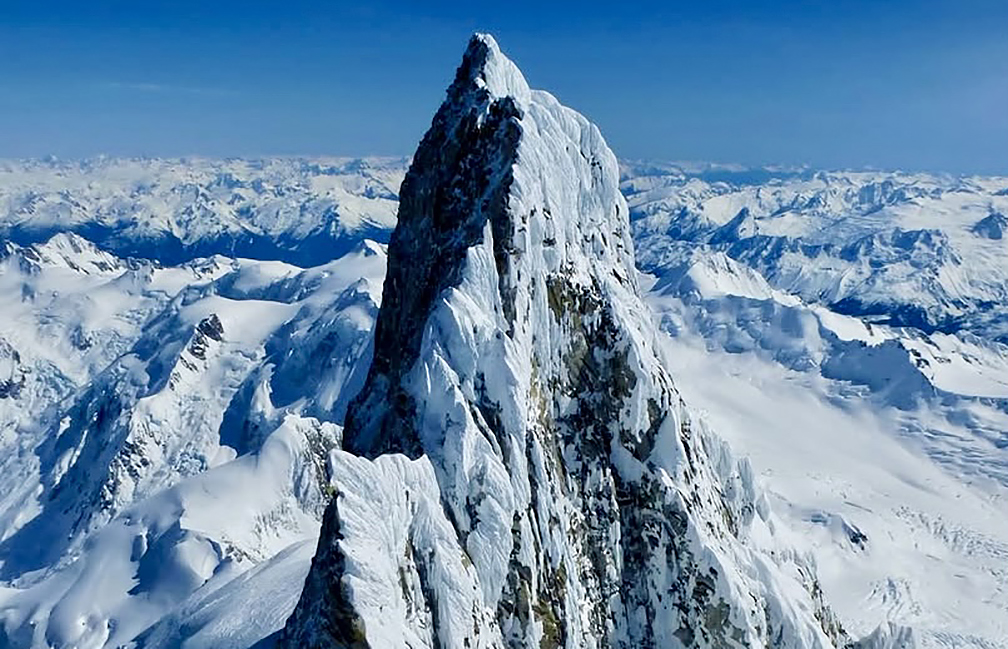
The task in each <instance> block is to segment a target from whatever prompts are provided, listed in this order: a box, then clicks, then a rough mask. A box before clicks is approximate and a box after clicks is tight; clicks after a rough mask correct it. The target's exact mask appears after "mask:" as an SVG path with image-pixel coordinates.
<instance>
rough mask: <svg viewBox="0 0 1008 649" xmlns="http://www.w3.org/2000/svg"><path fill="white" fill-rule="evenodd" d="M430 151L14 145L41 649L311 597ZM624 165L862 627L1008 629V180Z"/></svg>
mask: <svg viewBox="0 0 1008 649" xmlns="http://www.w3.org/2000/svg"><path fill="white" fill-rule="evenodd" d="M404 165H405V162H403V161H364V162H355V161H336V162H334V161H311V160H307V161H301V160H295V161H292V160H281V161H266V162H259V163H250V162H243V161H226V162H217V161H116V160H103V161H95V162H90V163H73V164H70V163H58V162H31V163H3V165H0V166H2V169H0V202H2V204H3V205H4V209H3V210H2V211H0V229H2V230H3V232H5V233H7V234H8V235H9V237H8V239H7V240H6V242H5V247H4V249H3V252H2V253H0V307H2V308H0V580H2V582H0V583H2V585H0V621H2V625H3V629H5V633H6V634H7V638H6V639H7V642H8V643H9V644H10V645H12V646H14V647H22V646H40V647H42V646H60V647H72V646H77V647H82V648H83V647H101V646H118V645H120V644H123V643H129V642H130V641H135V642H136V644H137V645H138V646H161V647H177V646H185V647H208V648H209V647H247V646H250V645H252V644H253V643H255V642H257V641H259V640H261V639H262V638H264V637H266V636H268V635H270V634H271V633H273V632H274V631H275V630H277V629H278V628H280V627H281V626H282V625H283V622H284V620H285V619H286V616H287V614H288V613H289V611H290V610H291V609H292V608H293V606H294V604H295V602H296V600H297V597H298V595H299V593H300V585H301V582H302V580H303V578H304V575H305V574H306V572H307V570H308V565H309V563H310V561H311V556H312V554H313V553H314V539H315V536H316V535H317V533H318V521H319V519H320V516H321V510H322V507H323V506H324V502H325V499H326V498H327V497H328V487H327V485H325V484H324V478H323V479H320V478H322V476H324V475H326V467H325V463H326V462H327V461H328V460H326V459H325V458H326V455H327V451H328V449H329V448H330V447H332V446H335V445H336V444H338V441H339V438H340V435H341V430H340V428H339V424H340V423H341V421H342V413H343V411H344V410H345V407H346V401H347V399H348V398H349V396H350V395H352V393H353V392H354V391H355V390H356V389H357V387H359V385H360V382H361V381H362V379H363V377H362V376H361V369H360V368H361V365H362V364H363V365H364V366H365V368H366V364H367V360H368V354H369V350H368V342H369V339H370V329H371V326H372V324H373V320H374V316H375V314H376V311H377V307H378V304H379V303H380V295H381V281H382V276H383V272H384V260H385V257H384V254H385V253H384V250H383V249H382V247H381V245H380V244H377V243H372V242H366V243H365V242H364V237H365V236H372V237H375V238H377V239H379V240H382V239H384V238H386V237H387V236H388V232H389V230H390V228H391V226H392V225H393V224H394V210H395V198H396V197H395V193H394V192H395V191H397V187H398V182H399V179H401V176H402V173H403V172H404V169H405V167H404ZM623 173H624V178H623V191H624V193H625V194H626V195H627V196H628V201H629V203H630V205H631V208H632V210H633V212H632V219H633V227H634V232H635V241H636V245H637V249H638V253H637V254H638V265H639V266H640V267H641V268H642V269H643V270H644V271H646V273H647V274H645V275H642V278H641V283H642V287H644V288H647V289H649V290H650V292H649V303H650V305H651V307H652V310H653V311H654V317H655V318H656V320H657V322H658V323H659V324H660V326H661V327H662V329H664V330H665V331H666V332H667V333H669V334H670V336H669V338H668V340H667V344H668V347H669V352H670V353H669V354H668V356H669V358H670V363H671V364H672V365H671V367H669V368H668V369H669V370H670V371H671V373H672V375H673V376H674V377H675V378H676V381H677V385H678V387H679V389H680V390H681V391H682V392H683V393H684V396H685V397H686V399H687V401H688V402H690V403H691V404H692V405H693V406H694V407H695V408H700V409H702V410H703V411H704V413H705V416H706V418H707V419H708V420H709V422H710V423H711V424H712V427H713V428H714V429H715V430H717V431H718V433H719V434H720V435H722V436H724V437H725V438H726V439H728V440H729V441H730V442H731V444H732V446H733V448H734V449H735V451H736V452H737V453H738V454H739V455H743V456H748V457H749V458H750V460H751V462H752V464H753V467H754V468H755V469H756V472H757V473H758V474H759V476H760V477H761V480H762V483H763V485H764V488H765V489H766V491H767V492H768V493H769V494H771V496H772V499H771V500H772V502H771V505H772V507H773V508H774V510H775V511H776V513H777V515H778V516H781V517H784V518H786V519H790V521H791V523H792V528H793V529H795V530H797V531H798V532H800V534H799V535H797V537H796V538H795V539H793V542H794V543H796V544H798V545H799V546H802V547H806V548H808V549H810V550H811V551H812V552H813V553H814V555H815V557H816V559H817V562H818V567H819V572H820V576H821V578H822V580H823V586H824V589H825V590H826V593H827V596H828V599H829V601H830V602H831V603H832V605H833V606H834V607H835V608H836V609H837V612H838V613H839V614H840V617H841V619H842V621H843V622H844V624H845V625H846V626H847V627H848V629H849V630H850V631H851V632H852V635H854V636H861V635H864V634H866V633H868V632H870V631H871V630H872V629H874V628H876V627H877V626H878V625H879V623H881V622H883V621H886V620H890V621H893V622H896V623H898V624H900V625H907V626H910V627H912V628H913V629H914V632H915V635H916V637H917V639H918V641H919V642H920V643H921V644H922V645H924V646H934V647H983V648H984V649H987V648H994V647H1005V646H1008V347H1006V346H1005V344H1004V341H1005V340H1006V334H1008V327H1006V324H1005V322H1006V321H1005V315H1004V313H1005V312H1004V309H1003V305H1004V304H1005V303H1008V297H1006V281H1008V236H1006V235H1008V226H1006V222H1005V219H1004V217H1003V216H1002V215H1003V214H1005V213H1008V179H1001V178H950V177H942V176H931V175H922V174H889V173H881V172H869V173H845V172H830V173H824V174H815V173H812V172H808V171H804V170H764V169H740V168H730V167H713V166H689V165H644V164H637V163H634V164H628V165H625V166H624V170H623ZM236 196H240V197H241V198H240V199H239V198H236ZM320 196H321V197H323V198H320ZM326 197H328V198H326ZM232 200H233V201H234V204H233V205H231V204H229V201H232ZM326 201H328V202H326ZM246 202H247V203H251V204H253V205H254V206H255V207H256V210H252V209H250V210H248V211H241V209H240V204H242V203H246ZM323 203H324V204H323ZM137 206H141V207H142V209H138V207H137ZM261 206H267V207H265V208H261V209H260V207H261ZM329 207H331V208H332V209H329V210H328V211H327V208H329ZM211 213H212V215H211V216H207V215H208V214H211ZM71 230H73V231H76V232H77V233H79V235H75V234H71V233H70V231H71ZM166 232H167V233H171V235H170V236H167V235H165V234H164V233H166ZM243 232H251V233H252V235H249V236H247V237H242V236H238V235H237V234H236V233H243ZM220 233H224V234H223V235H220V236H217V235H219V234H220ZM166 237H167V238H166ZM91 240H94V241H91ZM270 241H273V242H274V243H275V245H271V244H270V243H269V242H270ZM166 242H168V243H166ZM95 244H97V245H95ZM324 246H329V249H331V250H337V251H339V252H342V251H343V250H346V251H347V254H346V255H344V256H342V257H341V258H340V259H339V260H337V261H334V262H331V263H326V262H328V258H326V257H324V253H322V252H320V250H323V249H325V248H324ZM232 250H233V251H234V255H235V256H236V257H238V258H237V259H234V258H231V256H230V255H231V254H232ZM208 253H214V254H213V255H208ZM218 253H219V254H218ZM320 255H323V256H322V257H320ZM257 257H258V258H257ZM278 260H279V261H278ZM302 267H304V268H302ZM211 316H216V319H217V320H218V321H219V324H220V327H221V329H222V333H221V334H220V335H216V334H214V331H215V328H214V326H213V319H212V318H211ZM202 323H207V324H206V325H202ZM201 327H202V329H203V330H204V333H201V331H200V329H201ZM207 332H209V333H207ZM217 338H219V340H218V339H217ZM95 439H100V440H102V441H103V443H102V444H98V445H96V443H95V441H94V440H95ZM89 440H90V442H89ZM87 458H90V459H89V460H88V462H82V461H81V460H82V459H87ZM141 458H144V459H146V461H147V463H146V464H145V463H144V461H142V460H141ZM320 458H321V459H320ZM333 461H338V460H333ZM343 461H346V460H345V459H344V460H343ZM138 637H139V640H136V638H138ZM3 638H4V636H3V635H2V634H0V646H3V644H4V642H3Z"/></svg>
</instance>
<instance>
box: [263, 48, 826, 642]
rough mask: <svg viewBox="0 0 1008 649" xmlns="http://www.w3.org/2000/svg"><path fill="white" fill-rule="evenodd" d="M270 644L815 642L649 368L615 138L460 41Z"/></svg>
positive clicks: (713, 453) (765, 519) (689, 422)
mask: <svg viewBox="0 0 1008 649" xmlns="http://www.w3.org/2000/svg"><path fill="white" fill-rule="evenodd" d="M400 197H401V205H400V211H399V223H398V226H397V229H396V231H395V232H394V234H393V236H392V239H391V243H390V247H389V257H388V271H387V276H386V280H385V290H384V295H383V303H382V308H381V311H380V313H379V316H378V321H377V325H376V333H375V346H374V357H373V362H372V365H371V368H370V372H369V375H368V377H367V380H366V382H365V385H364V388H363V390H362V391H361V393H360V394H359V395H358V397H357V398H356V399H355V400H354V401H353V402H352V403H351V405H350V407H349V409H348V411H347V417H346V427H345V430H344V449H345V450H343V451H337V452H335V453H334V454H333V455H332V456H331V460H330V461H331V466H330V473H331V475H332V476H333V481H334V486H335V490H336V496H335V498H334V499H333V501H332V503H331V504H330V506H329V508H328V509H327V511H326V514H325V517H324V520H323V527H322V534H321V538H320V541H319V546H318V550H317V554H316V556H315V559H314V561H313V564H312V568H311V571H310V573H309V575H308V578H307V581H306V583H305V589H304V592H303V593H302V596H301V599H300V602H299V603H298V606H297V608H296V609H295V611H294V613H293V614H292V616H291V618H290V619H289V620H288V623H287V626H286V628H285V629H284V632H283V634H282V637H281V639H280V644H281V645H282V646H289V647H337V646H339V647H344V646H355V647H356V646H373V647H406V646H410V647H497V646H537V647H675V646H711V647H733V646H737V647H751V646H779V647H830V646H834V644H836V643H838V642H839V641H840V640H842V636H843V632H842V631H841V630H840V629H839V625H838V624H837V623H836V622H835V620H834V618H833V616H832V614H831V612H830V611H829V609H828V607H827V606H826V605H825V603H824V602H823V601H822V596H821V591H820V589H819V587H818V583H817V581H816V578H815V575H814V570H813V569H812V568H811V567H810V566H809V565H808V564H807V563H806V562H805V561H804V560H803V559H802V558H801V557H799V556H798V554H797V553H796V552H794V551H793V550H791V549H790V545H789V543H788V541H787V538H786V530H783V529H782V528H780V526H779V523H777V522H776V521H775V519H774V518H773V516H772V514H771V513H770V511H769V508H768V506H767V505H766V501H765V499H763V498H762V497H761V496H760V495H759V492H758V490H757V488H756V486H755V485H754V482H753V478H752V475H751V471H750V470H749V468H748V465H747V464H746V463H743V462H738V461H736V460H734V459H733V458H732V457H731V455H730V454H729V452H728V450H727V448H726V447H725V445H724V444H723V443H722V442H720V440H719V439H718V438H717V437H715V436H714V435H713V434H712V433H710V432H709V431H708V430H707V429H706V427H705V426H704V425H703V424H702V422H700V421H699V420H697V419H695V418H694V417H693V416H691V414H690V411H689V410H688V408H687V407H686V406H685V405H684V403H683V401H682V399H681V398H680V396H679V393H678V391H677V390H676V388H675V386H674V384H673V382H672V379H671V377H670V376H669V375H668V373H667V372H666V371H665V369H663V366H664V365H665V363H664V362H663V360H662V357H661V354H662V353H663V352H662V351H661V350H662V345H661V344H660V342H659V334H658V333H657V330H656V329H655V327H654V325H653V323H652V320H651V316H650V315H649V313H650V312H649V311H648V309H647V307H645V305H644V304H643V302H642V300H641V297H640V292H639V289H638V286H637V279H636V273H635V270H634V259H633V245H632V242H631V239H630V230H629V223H628V210H627V205H626V202H625V201H624V199H623V198H622V196H621V195H620V192H619V170H618V166H617V162H616V159H615V157H614V155H613V154H612V152H611V151H610V150H609V149H608V147H607V146H606V144H605V142H604V141H603V139H602V136H601V135H600V133H599V131H598V129H597V128H596V127H595V126H594V125H592V124H590V123H589V122H588V121H587V120H585V119H584V118H583V117H582V116H581V115H579V114H577V113H575V112H574V111H572V110H570V109H567V108H565V107H563V106H561V105H560V104H559V103H558V102H557V101H556V99H554V98H553V97H552V96H550V95H549V94H547V93H544V92H539V91H532V90H530V89H529V88H528V86H527V84H526V82H525V80H524V78H523V77H522V75H521V73H520V72H519V71H518V69H517V68H516V67H515V65H514V64H513V63H511V61H509V60H508V59H507V58H506V57H505V56H504V55H503V54H501V52H500V50H499V49H498V47H497V45H496V43H495V42H494V41H493V39H492V38H490V37H488V36H476V37H474V38H473V40H472V41H471V42H470V44H469V47H468V49H467V51H466V53H465V56H464V59H463V62H462V65H461V67H460V68H459V70H458V73H457V75H456V79H455V81H454V83H453V84H452V86H451V87H450V88H449V90H448V97H447V99H446V101H445V103H444V104H443V105H442V107H441V108H440V110H439V111H438V113H437V115H436V116H435V118H434V122H433V125H432V126H431V129H430V131H428V133H427V134H426V136H425V137H424V139H423V141H422V142H421V144H420V147H419V149H418V151H417V153H416V155H415V157H414V159H413V164H412V166H411V168H410V171H409V173H408V174H407V176H406V179H405V180H404V182H403V186H402V189H401V192H400Z"/></svg>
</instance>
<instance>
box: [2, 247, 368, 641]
mask: <svg viewBox="0 0 1008 649" xmlns="http://www.w3.org/2000/svg"><path fill="white" fill-rule="evenodd" d="M8 252H9V254H8V256H7V257H6V258H5V263H6V264H7V265H6V266H5V270H6V272H5V274H4V280H5V281H9V282H10V283H11V284H13V285H14V286H17V284H18V283H20V284H21V285H22V286H23V287H25V290H26V291H27V293H26V295H27V296H28V297H25V298H24V299H23V300H22V309H21V310H20V311H18V310H15V311H14V312H12V313H8V314H7V316H5V317H8V318H10V319H8V320H4V321H3V322H4V326H3V331H4V333H5V334H6V333H7V332H8V331H10V332H13V334H14V335H11V336H9V338H10V339H11V340H13V341H14V342H13V343H10V345H11V347H10V349H12V350H13V349H21V350H22V351H21V352H18V353H17V358H19V359H20V361H19V362H20V364H21V365H24V366H25V368H26V369H23V370H22V371H23V372H25V376H27V377H30V378H28V379H26V380H25V381H23V382H22V381H20V380H19V381H18V382H17V385H19V386H21V387H19V388H18V389H17V390H15V391H9V393H8V394H7V396H6V397H5V399H4V401H3V404H2V405H3V406H4V407H5V408H7V409H8V410H7V411H6V412H9V413H11V415H12V416H11V417H10V419H9V420H8V421H5V430H4V436H3V439H2V440H0V441H2V444H3V452H2V454H0V458H2V460H0V461H2V462H3V467H4V471H3V472H2V474H0V487H2V493H3V500H2V505H3V509H2V511H0V522H2V523H3V528H2V535H0V573H2V575H3V579H4V581H5V582H6V584H7V587H5V588H2V589H0V623H2V626H0V645H2V644H4V642H6V643H8V644H11V645H13V646H15V647H21V646H25V647H43V646H45V647H48V646H52V647H102V646H123V645H124V644H126V643H129V642H131V641H133V640H134V639H135V638H136V637H137V635H138V634H140V633H142V632H144V631H145V630H146V629H147V628H148V627H149V626H150V625H152V624H153V623H155V622H158V621H159V620H162V618H165V616H166V615H168V614H169V613H171V612H172V611H175V610H176V609H177V608H178V607H179V606H181V605H183V604H184V603H185V602H186V601H187V600H188V598H190V596H193V597H194V601H207V600H206V599H201V598H206V597H209V593H211V592H217V590H218V589H219V588H224V587H225V586H227V585H228V584H229V582H230V580H231V579H234V578H237V577H238V576H239V575H241V574H242V573H243V572H244V571H246V570H248V569H250V568H252V567H253V566H256V565H258V564H260V563H264V562H269V561H272V560H273V557H274V556H277V559H276V565H281V566H283V565H287V564H285V563H284V560H283V559H282V558H280V557H281V555H280V554H278V553H282V556H283V557H288V556H298V555H297V552H296V551H295V550H294V548H295V547H297V544H304V543H305V542H308V543H309V545H312V544H313V540H314V538H315V536H316V534H317V532H318V520H319V518H320V516H321V513H322V510H323V507H324V505H325V502H326V501H327V499H328V497H329V493H330V488H329V486H328V479H329V472H328V468H327V453H328V449H330V448H332V447H334V446H337V445H338V444H339V440H340V437H341V429H340V427H339V425H338V424H339V423H340V422H341V421H342V412H343V410H344V409H345V403H346V401H347V399H348V398H349V396H351V395H352V392H353V388H351V387H348V386H353V385H359V383H360V381H361V380H362V378H363V377H362V376H360V378H356V377H358V375H359V374H360V370H358V367H359V366H360V365H361V363H362V361H361V359H363V362H364V363H366V361H367V358H368V350H369V344H370V336H371V328H372V323H373V318H374V314H375V313H376V312H377V308H378V303H379V300H380V279H381V276H382V274H383V273H384V267H385V253H384V250H383V248H382V247H381V246H380V245H378V244H375V243H373V242H363V243H362V244H360V246H359V247H358V249H357V250H356V251H354V252H352V253H349V254H347V255H345V256H344V257H342V258H340V259H338V260H336V261H334V262H331V263H329V264H326V265H323V266H320V267H316V268H311V269H307V270H302V269H300V268H296V267H293V266H289V265H285V264H278V263H270V262H267V263H262V262H257V261H253V260H224V259H220V258H218V259H210V260H205V261H198V262H193V263H189V264H186V265H184V266H182V267H178V268H164V267H160V266H158V265H157V264H156V263H151V262H145V263H140V262H132V261H122V260H119V259H117V258H115V257H113V256H111V255H109V254H108V253H101V252H99V251H97V249H95V248H94V247H93V246H91V245H90V244H87V245H85V242H82V241H81V240H79V239H77V238H74V236H73V235H70V236H69V237H67V236H64V235H58V236H57V237H55V238H54V239H53V240H51V241H50V242H49V243H47V244H45V245H43V246H35V247H32V248H24V249H22V248H18V247H17V246H13V245H11V246H9V249H8ZM26 260H27V261H26ZM28 262H31V263H28ZM138 269H139V270H138ZM55 286H58V287H59V290H60V295H59V296H58V299H57V297H56V296H52V295H49V294H48V293H47V292H45V291H42V289H43V288H47V289H48V287H55ZM28 287H31V290H28ZM50 292H51V291H50ZM100 297H104V298H106V299H110V300H113V304H114V305H117V306H118V308H119V309H120V313H121V314H123V315H126V316H130V317H129V318H127V320H128V322H129V324H130V325H131V326H129V327H127V326H125V325H123V323H122V322H120V321H119V319H117V318H109V317H108V316H107V315H100V314H99V316H96V317H94V318H93V319H92V318H90V314H91V312H92V310H93V309H99V308H100V306H101V303H100V302H97V299H98V298H100ZM12 303H14V304H16V303H17V302H16V301H14V300H12ZM82 314H83V315H82ZM141 316H143V317H141ZM144 318H146V322H144ZM79 324H83V325H85V326H86V327H87V331H88V336H89V339H90V340H93V341H96V345H97V341H111V342H109V343H108V344H107V345H105V346H103V347H102V348H101V349H100V350H97V349H94V346H84V348H83V349H77V348H75V347H73V346H72V345H67V341H73V340H75V339H78V337H76V336H75V334H74V332H75V331H77V326H78V325H79ZM41 336H48V338H45V339H39V337H41ZM6 337H7V336H5V338H6ZM113 343H115V344H113ZM13 345H17V347H14V346H13ZM60 345H63V346H64V347H66V348H72V349H75V350H76V352H77V353H76V356H74V355H73V354H69V355H67V356H66V357H64V358H61V359H60V360H61V361H62V362H63V363H64V364H65V366H66V367H68V368H69V369H68V370H67V372H66V374H67V375H68V376H69V377H70V378H67V379H66V380H65V381H64V382H63V383H61V384H60V390H59V391H55V392H54V391H52V390H49V389H47V387H46V386H47V384H48V383H49V381H50V380H51V377H52V375H53V374H54V372H55V370H53V369H51V368H49V367H48V366H47V365H46V360H47V358H48V357H47V356H46V354H47V353H48V354H50V355H51V356H52V357H54V358H58V357H59V354H58V352H59V349H60V347H59V346H60ZM53 347H55V348H56V353H53V351H52V348H53ZM98 353H103V354H106V358H105V359H103V360H104V361H105V362H107V363H108V367H107V368H104V369H102V370H100V371H94V370H93V366H92V365H89V362H90V361H95V360H96V359H97V357H94V358H92V357H91V356H89V354H98ZM109 356H114V358H113V359H112V360H111V361H109V360H108V357H109ZM10 357H14V354H13V353H12V354H10ZM361 369H366V364H365V365H363V366H362V367H361ZM22 384H23V385H22ZM30 408H39V412H32V411H31V410H30ZM288 548H290V550H288ZM309 557H310V555H307V556H305V557H304V566H303V569H302V572H301V573H300V574H301V577H300V578H301V579H303V574H304V571H305V570H307V561H308V558H309ZM297 569H299V568H297V567H296V566H295V570H297ZM257 574H273V571H268V570H266V568H265V566H264V567H263V568H262V569H261V570H259V571H258V572H257ZM221 592H231V591H228V590H223V591H221ZM294 598H296V593H294V594H292V596H291V599H292V601H291V603H290V605H289V606H288V608H287V610H286V611H284V612H283V613H282V614H278V615H279V617H277V621H276V624H275V625H273V626H272V627H269V628H265V629H264V630H263V633H262V635H266V634H268V633H271V632H273V631H275V630H276V629H277V628H279V626H280V625H281V624H282V622H283V619H284V617H285V616H286V614H287V612H289V610H290V607H291V606H293V600H294ZM188 605H191V606H195V604H188ZM261 605H262V606H264V607H267V606H273V605H276V602H274V603H272V604H269V603H267V602H263V603H262V604H261ZM184 610H185V609H184ZM267 620H268V617H263V618H261V619H260V621H262V622H263V623H264V624H266V625H267V626H269V624H268V622H267ZM165 624H167V621H166V622H165ZM161 628H167V627H165V626H164V625H162V627H161ZM246 628H247V629H252V628H254V627H251V626H247V627H246ZM159 637H160V636H159ZM260 637H261V636H260ZM150 642H151V643H152V642H153V640H151V641H150ZM140 644H141V645H146V644H148V641H146V640H141V641H140ZM210 646H214V643H213V642H211V644H210Z"/></svg>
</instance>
